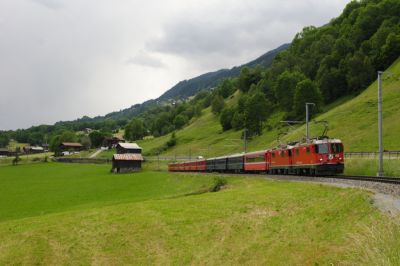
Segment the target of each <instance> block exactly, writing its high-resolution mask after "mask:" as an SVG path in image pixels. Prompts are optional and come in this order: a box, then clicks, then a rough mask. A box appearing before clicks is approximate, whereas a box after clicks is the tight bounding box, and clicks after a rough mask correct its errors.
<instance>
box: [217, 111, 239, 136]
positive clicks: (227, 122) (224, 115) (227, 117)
mask: <svg viewBox="0 0 400 266" xmlns="http://www.w3.org/2000/svg"><path fill="white" fill-rule="evenodd" d="M234 114H235V109H234V108H229V107H228V108H224V109H223V110H222V112H221V117H220V118H219V121H220V123H221V126H222V130H223V131H226V130H229V129H231V128H232V119H233V116H234Z"/></svg>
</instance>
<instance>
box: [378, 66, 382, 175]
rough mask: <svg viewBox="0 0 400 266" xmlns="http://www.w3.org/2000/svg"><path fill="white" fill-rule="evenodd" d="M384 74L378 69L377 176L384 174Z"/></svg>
mask: <svg viewBox="0 0 400 266" xmlns="http://www.w3.org/2000/svg"><path fill="white" fill-rule="evenodd" d="M382 75H383V71H378V142H379V168H378V173H377V176H383V139H382V138H383V135H382V133H383V132H382V131H383V130H382Z"/></svg>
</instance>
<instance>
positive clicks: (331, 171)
mask: <svg viewBox="0 0 400 266" xmlns="http://www.w3.org/2000/svg"><path fill="white" fill-rule="evenodd" d="M168 170H169V171H171V172H177V171H185V172H187V171H196V172H235V173H268V174H296V175H311V176H316V175H337V174H342V173H343V171H344V153H343V144H342V142H341V141H340V140H338V139H329V138H322V139H312V140H310V142H309V143H290V144H288V145H284V146H280V147H278V148H274V149H270V150H263V151H256V152H250V153H245V154H236V155H229V156H222V157H217V158H209V159H202V160H196V161H190V162H180V163H171V164H169V165H168Z"/></svg>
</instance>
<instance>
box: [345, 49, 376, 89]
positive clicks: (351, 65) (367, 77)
mask: <svg viewBox="0 0 400 266" xmlns="http://www.w3.org/2000/svg"><path fill="white" fill-rule="evenodd" d="M374 77H375V71H374V68H373V67H372V65H371V61H370V60H369V58H368V57H366V56H365V55H364V54H363V53H362V52H356V53H355V54H354V55H353V56H352V57H350V58H349V60H348V61H347V75H346V79H347V84H348V86H349V89H350V91H351V92H359V91H360V90H361V89H364V88H366V87H368V85H369V84H370V83H371V81H372V80H373V79H374Z"/></svg>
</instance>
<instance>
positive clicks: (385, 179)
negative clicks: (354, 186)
mask: <svg viewBox="0 0 400 266" xmlns="http://www.w3.org/2000/svg"><path fill="white" fill-rule="evenodd" d="M329 178H334V179H342V180H359V181H369V182H378V183H388V184H398V185H400V178H397V177H386V176H383V177H378V176H346V175H342V176H329Z"/></svg>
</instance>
